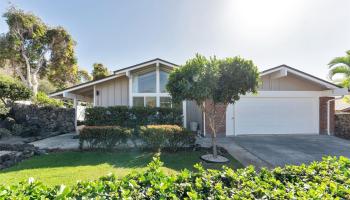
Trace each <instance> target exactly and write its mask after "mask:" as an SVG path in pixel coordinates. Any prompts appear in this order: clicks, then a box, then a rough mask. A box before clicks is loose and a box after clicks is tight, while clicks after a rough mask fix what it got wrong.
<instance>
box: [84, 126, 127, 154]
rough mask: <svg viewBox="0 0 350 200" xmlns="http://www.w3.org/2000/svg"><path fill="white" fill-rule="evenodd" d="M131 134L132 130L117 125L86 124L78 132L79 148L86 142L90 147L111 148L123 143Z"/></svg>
mask: <svg viewBox="0 0 350 200" xmlns="http://www.w3.org/2000/svg"><path fill="white" fill-rule="evenodd" d="M131 135H132V130H131V129H127V128H122V127H119V126H88V127H84V128H83V129H82V130H81V131H80V133H79V148H80V149H83V146H84V144H87V146H88V148H90V149H113V148H114V147H115V146H116V145H118V144H121V143H125V142H126V141H127V140H128V139H129V138H130V137H131Z"/></svg>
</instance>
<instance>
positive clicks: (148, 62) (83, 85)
mask: <svg viewBox="0 0 350 200" xmlns="http://www.w3.org/2000/svg"><path fill="white" fill-rule="evenodd" d="M157 62H158V63H162V64H165V65H168V66H170V67H177V66H178V65H177V64H174V63H172V62H169V61H166V60H163V59H160V58H155V59H152V60H148V61H145V62H142V63H139V64H136V65H132V66H128V67H124V68H122V69H119V70H115V71H113V74H111V75H109V76H106V77H104V78H102V79H98V80H92V81H88V82H85V83H81V84H78V85H74V86H72V87H69V88H66V89H63V90H58V91H56V92H52V93H50V94H49V96H56V95H59V94H61V93H63V92H70V91H73V90H76V89H80V88H84V87H89V86H91V85H94V84H97V83H101V82H105V81H109V80H112V79H114V78H117V77H119V76H121V74H122V73H123V72H126V71H130V70H133V69H136V68H138V67H143V66H147V65H152V64H154V63H157Z"/></svg>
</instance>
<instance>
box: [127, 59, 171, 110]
mask: <svg viewBox="0 0 350 200" xmlns="http://www.w3.org/2000/svg"><path fill="white" fill-rule="evenodd" d="M169 72H170V70H169V69H168V68H166V67H164V66H162V65H161V64H159V65H158V66H157V65H154V68H153V66H152V67H147V68H146V69H145V70H140V71H136V72H134V73H132V74H131V75H132V80H131V88H130V89H131V90H132V92H131V100H132V101H131V104H132V106H142V107H143V106H144V107H162V108H171V107H174V106H175V105H172V102H171V97H170V95H169V93H168V92H167V90H166V85H167V83H168V80H169Z"/></svg>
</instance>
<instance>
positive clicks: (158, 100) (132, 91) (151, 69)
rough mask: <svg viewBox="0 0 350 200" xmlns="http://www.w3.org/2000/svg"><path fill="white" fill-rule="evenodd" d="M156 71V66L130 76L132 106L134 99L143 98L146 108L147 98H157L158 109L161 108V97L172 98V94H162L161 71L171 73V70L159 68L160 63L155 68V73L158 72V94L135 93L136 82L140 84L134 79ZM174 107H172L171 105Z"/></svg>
mask: <svg viewBox="0 0 350 200" xmlns="http://www.w3.org/2000/svg"><path fill="white" fill-rule="evenodd" d="M153 71H154V66H152V67H151V68H148V69H144V70H140V71H138V72H135V73H133V74H131V75H130V80H131V81H129V84H130V85H129V87H130V89H129V91H130V92H131V94H130V98H131V101H129V102H130V104H131V105H130V106H131V107H132V106H133V105H132V104H133V101H134V100H133V98H134V97H143V102H144V103H143V104H144V106H146V97H156V107H160V97H170V98H171V96H170V94H169V93H168V92H161V91H160V71H163V72H166V73H170V72H171V70H169V69H167V68H163V67H160V66H159V63H156V66H155V72H156V92H155V93H140V92H134V86H133V84H134V82H138V81H134V79H135V78H136V77H138V75H139V74H145V73H148V72H153ZM171 107H172V105H171Z"/></svg>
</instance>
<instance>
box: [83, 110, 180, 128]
mask: <svg viewBox="0 0 350 200" xmlns="http://www.w3.org/2000/svg"><path fill="white" fill-rule="evenodd" d="M85 124H86V125H88V126H122V127H130V128H135V127H138V126H145V125H150V124H176V125H182V110H181V109H178V108H149V107H127V106H112V107H93V108H86V110H85Z"/></svg>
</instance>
